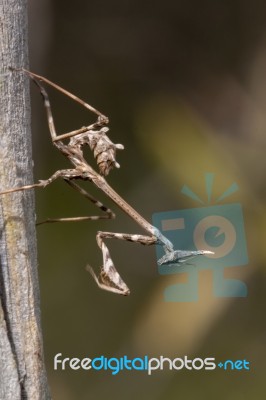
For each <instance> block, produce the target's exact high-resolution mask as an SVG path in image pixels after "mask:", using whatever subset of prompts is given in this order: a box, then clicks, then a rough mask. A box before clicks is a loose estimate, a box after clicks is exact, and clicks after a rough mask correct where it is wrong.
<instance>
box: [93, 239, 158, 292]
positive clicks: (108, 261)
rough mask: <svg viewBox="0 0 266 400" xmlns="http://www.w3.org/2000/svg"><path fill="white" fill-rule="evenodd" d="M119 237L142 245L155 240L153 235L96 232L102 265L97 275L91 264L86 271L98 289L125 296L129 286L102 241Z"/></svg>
mask: <svg viewBox="0 0 266 400" xmlns="http://www.w3.org/2000/svg"><path fill="white" fill-rule="evenodd" d="M112 238H114V239H120V240H127V241H130V242H135V243H140V244H143V245H152V244H155V243H156V242H157V238H156V237H155V236H144V235H136V234H129V233H114V232H101V231H100V232H98V233H97V236H96V240H97V244H98V246H99V247H100V249H101V251H102V255H103V266H102V268H101V271H100V274H99V276H97V275H96V274H95V272H94V271H93V269H92V267H91V266H89V265H88V266H87V268H86V269H87V271H88V272H90V273H91V275H92V277H93V278H94V280H95V282H96V283H97V285H98V286H99V288H100V289H104V290H108V291H110V292H113V293H118V294H122V295H124V296H127V295H129V294H130V291H129V288H128V287H127V285H126V284H125V282H124V281H123V279H122V278H121V276H120V275H119V273H118V272H117V270H116V269H115V266H114V263H113V261H112V258H111V256H110V253H109V250H108V247H107V246H106V244H105V243H104V239H112Z"/></svg>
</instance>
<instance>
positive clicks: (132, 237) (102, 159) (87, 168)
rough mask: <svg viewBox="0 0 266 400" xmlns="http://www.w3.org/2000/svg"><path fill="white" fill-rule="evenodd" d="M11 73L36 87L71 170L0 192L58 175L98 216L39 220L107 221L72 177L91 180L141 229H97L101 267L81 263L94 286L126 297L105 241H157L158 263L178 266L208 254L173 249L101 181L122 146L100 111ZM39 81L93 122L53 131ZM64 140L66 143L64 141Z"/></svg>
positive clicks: (106, 210)
mask: <svg viewBox="0 0 266 400" xmlns="http://www.w3.org/2000/svg"><path fill="white" fill-rule="evenodd" d="M12 71H13V73H23V74H26V75H27V76H28V77H29V78H30V79H32V80H33V82H34V83H35V84H36V85H37V87H38V88H39V90H40V93H41V95H42V97H43V101H44V107H45V109H46V114H47V120H48V127H49V131H50V135H51V140H52V142H53V145H54V146H55V147H56V148H57V149H58V150H59V152H60V153H62V154H63V155H64V156H65V157H66V158H67V159H68V160H69V161H70V163H71V164H72V166H73V167H72V168H71V169H61V170H58V171H56V172H55V173H54V174H53V175H52V176H50V177H49V178H48V179H46V180H39V182H38V183H35V184H31V185H26V186H21V187H16V188H13V189H7V190H4V191H2V192H0V195H5V194H8V193H13V192H17V191H21V190H29V189H33V188H44V187H46V186H47V185H49V184H51V183H52V182H54V181H55V180H56V179H58V178H61V179H63V180H64V181H65V182H66V183H68V184H69V185H70V186H71V187H72V188H73V189H75V190H77V191H78V192H79V193H80V194H81V195H82V196H84V197H85V198H86V199H88V200H89V201H91V202H92V203H93V204H95V206H96V207H98V208H99V209H100V210H101V211H103V215H100V216H85V217H73V218H57V219H48V220H46V221H44V222H67V221H82V220H98V219H113V218H115V214H114V213H113V211H112V210H111V209H109V208H107V207H106V206H104V205H103V204H102V203H101V202H100V201H98V200H97V199H95V198H94V197H93V196H91V194H89V192H88V191H87V190H85V189H84V188H83V187H81V186H80V185H78V184H77V182H76V181H77V180H82V181H89V182H92V183H93V184H94V185H95V186H96V187H97V188H98V189H100V190H101V191H102V192H104V193H105V195H106V196H107V197H109V198H110V199H111V200H112V201H113V202H114V203H115V204H116V205H117V206H118V207H120V209H122V210H123V211H124V212H125V213H126V214H127V215H128V216H129V217H130V218H132V219H133V220H134V221H135V222H136V223H137V224H138V225H139V226H140V227H141V228H142V229H143V230H144V231H146V233H147V234H146V235H143V234H130V233H114V232H105V231H98V232H97V234H96V242H97V244H98V246H99V248H100V249H101V252H102V257H103V265H102V267H101V269H100V273H99V275H98V276H97V275H96V274H95V272H94V270H93V268H92V267H91V266H90V265H87V268H86V269H87V270H88V272H90V274H91V275H92V277H93V278H94V280H95V282H96V283H97V285H98V286H99V288H101V289H103V290H107V291H110V292H113V293H117V294H121V295H125V296H127V295H129V294H130V290H129V288H128V286H127V285H126V283H125V282H124V280H123V279H122V278H121V276H120V274H119V273H118V271H117V270H116V268H115V266H114V263H113V260H112V258H111V256H110V252H109V249H108V247H107V246H106V244H105V240H106V239H119V240H126V241H130V242H134V243H139V244H142V245H160V246H163V250H164V255H163V256H162V257H161V258H160V259H159V260H158V265H160V266H163V265H180V264H182V263H184V262H186V261H187V260H189V259H191V258H193V257H196V256H200V255H208V254H213V253H212V252H211V251H207V250H197V251H189V250H187V251H186V250H175V249H174V246H173V244H172V243H171V241H170V240H169V239H167V238H166V237H165V236H164V235H163V234H162V233H161V232H160V230H159V229H157V228H156V227H155V226H153V225H151V224H150V223H149V222H148V221H146V219H144V218H143V217H142V216H141V215H140V214H139V213H138V212H137V211H136V210H135V209H134V208H133V207H132V206H131V205H130V204H128V203H127V202H126V201H125V200H124V199H123V198H122V197H121V196H120V195H119V194H118V193H117V192H116V191H115V190H114V189H113V188H112V187H111V186H110V185H109V184H108V183H107V181H106V179H105V176H107V175H108V174H109V172H110V170H111V169H112V168H114V167H115V168H119V167H120V166H119V164H118V162H117V161H116V151H117V150H122V149H124V146H123V145H122V144H114V143H113V142H112V141H111V140H110V139H109V137H108V136H107V132H108V130H109V128H108V127H107V125H108V123H109V119H108V117H106V116H105V115H103V114H102V113H101V112H100V111H98V110H97V109H95V108H94V107H92V106H91V105H89V104H88V103H86V102H85V101H83V100H81V99H80V98H79V97H77V96H75V95H73V94H72V93H70V92H68V91H67V90H65V89H63V88H62V87H60V86H59V85H57V84H55V83H53V82H51V81H50V80H48V79H47V78H45V77H43V76H41V75H37V74H35V73H33V72H31V71H28V70H26V69H24V68H19V69H14V68H12ZM42 82H44V83H45V84H47V85H48V86H51V87H53V88H54V89H56V90H58V91H59V92H61V93H63V94H64V95H66V96H68V97H70V98H71V99H72V100H74V101H76V102H78V103H79V104H81V105H82V106H83V107H85V108H86V109H87V110H89V111H90V112H92V113H94V114H95V115H96V116H97V120H96V122H95V123H93V124H91V125H89V126H84V127H82V128H80V129H77V130H74V131H71V132H68V133H65V134H60V135H58V134H57V132H56V129H55V124H54V119H53V115H52V110H51V105H50V101H49V97H48V94H47V91H46V89H45V88H44V86H43V84H42ZM66 141H67V143H66ZM84 146H89V148H90V149H91V151H93V154H94V157H95V159H96V162H97V165H98V168H99V172H97V171H96V170H95V169H94V168H92V167H91V165H89V163H88V162H87V161H86V159H85V157H84V154H83V147H84Z"/></svg>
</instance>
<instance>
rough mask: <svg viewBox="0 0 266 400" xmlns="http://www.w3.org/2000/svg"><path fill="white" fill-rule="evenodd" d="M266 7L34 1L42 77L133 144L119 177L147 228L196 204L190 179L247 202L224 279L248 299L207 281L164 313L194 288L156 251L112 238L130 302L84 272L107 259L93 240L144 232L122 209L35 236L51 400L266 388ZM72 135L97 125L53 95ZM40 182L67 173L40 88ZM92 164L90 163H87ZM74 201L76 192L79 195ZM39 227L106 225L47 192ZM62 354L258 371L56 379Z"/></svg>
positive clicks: (243, 395)
mask: <svg viewBox="0 0 266 400" xmlns="http://www.w3.org/2000/svg"><path fill="white" fill-rule="evenodd" d="M265 18H266V3H265V2H264V1H262V0H254V1H252V2H250V1H247V0H241V1H240V0H235V1H227V0H217V1H213V0H208V1H207V0H205V1H200V2H199V1H196V0H189V1H173V0H165V1H164V2H161V1H157V0H156V1H146V2H145V1H140V0H134V1H133V0H126V1H125V0H124V1H122V0H111V1H103V0H98V1H97V2H91V1H81V0H76V1H75V2H74V3H72V2H67V1H62V0H57V1H54V2H53V1H51V0H50V1H49V0H39V1H38V2H34V1H29V23H30V63H31V70H32V71H34V72H37V73H39V74H42V75H45V76H46V77H48V78H49V79H51V80H53V81H54V82H57V83H58V84H60V85H61V86H63V87H65V88H66V89H68V90H70V91H72V92H73V93H74V94H76V95H78V96H79V97H81V98H83V99H84V100H86V101H88V102H89V103H90V104H92V105H93V106H94V107H96V108H98V109H99V110H101V111H102V112H103V113H104V114H105V115H107V116H109V118H110V128H111V131H110V138H111V140H112V141H113V142H115V143H123V144H124V145H125V150H123V151H121V152H119V153H118V155H117V160H118V162H119V163H120V165H121V168H120V170H115V171H112V172H111V174H110V176H109V177H108V182H110V184H111V185H112V186H113V187H114V188H115V189H116V190H117V191H118V192H119V193H120V195H122V196H123V197H124V198H125V199H126V200H127V201H128V202H129V203H130V204H132V205H133V206H134V207H135V208H136V209H137V210H138V211H139V212H140V213H141V214H142V215H143V216H144V217H145V218H147V219H148V220H149V221H151V217H152V214H153V213H154V212H160V211H168V210H176V209H182V208H193V207H197V206H198V204H197V203H196V202H194V201H192V200H190V199H189V198H186V197H185V196H183V195H182V194H181V193H180V189H181V187H182V186H183V185H184V184H186V185H188V186H189V187H190V188H191V189H193V191H194V192H195V193H197V194H198V195H199V196H200V197H202V198H203V199H206V192H205V184H204V174H205V173H206V172H213V173H215V185H214V188H213V198H214V199H216V198H218V197H219V196H220V195H221V194H222V193H223V192H224V191H225V190H226V189H227V188H228V187H229V186H230V185H231V184H232V183H233V182H236V183H237V184H238V185H239V188H240V190H239V191H238V192H236V193H235V194H234V195H232V196H231V197H230V198H228V199H225V200H224V202H223V203H222V204H227V203H228V204H230V203H233V202H239V203H241V204H242V206H243V210H244V219H245V229H246V237H247V245H248V253H249V260H250V261H249V264H248V265H247V266H246V267H245V268H241V267H239V268H231V270H230V268H228V271H225V274H226V276H230V277H232V278H235V279H240V280H242V281H244V282H246V283H247V286H248V297H247V298H237V299H232V298H231V299H220V298H216V297H214V295H213V292H212V275H211V272H210V271H201V273H200V279H199V294H200V296H199V301H198V302H196V303H166V302H164V299H163V292H164V289H165V288H166V287H167V286H168V285H170V284H175V283H176V282H178V281H179V280H180V281H184V279H186V276H185V274H183V275H184V276H183V275H169V276H161V275H159V274H158V270H157V265H156V256H155V249H154V248H153V247H147V248H145V247H143V246H139V245H137V244H132V243H126V242H121V241H108V247H109V248H110V251H111V254H112V257H113V260H114V262H115V265H116V267H117V269H118V271H119V272H120V273H121V275H122V277H123V278H124V280H125V281H126V282H127V284H128V285H129V287H130V289H131V295H130V296H129V297H128V298H123V297H120V296H116V295H113V294H111V293H107V292H103V291H100V290H99V289H98V288H97V287H96V285H95V283H94V281H93V280H92V279H91V277H90V276H89V274H88V273H87V272H86V271H85V266H86V264H87V263H89V264H90V265H92V266H93V267H94V269H95V270H97V268H98V267H99V266H100V265H101V262H102V261H101V253H100V250H99V249H98V247H97V244H96V241H95V235H96V232H97V230H107V231H113V232H129V233H144V232H143V231H142V230H141V229H140V228H139V227H138V226H137V225H136V224H134V223H133V222H132V221H131V220H129V218H128V217H127V216H126V215H124V214H123V213H122V212H120V211H119V210H118V209H117V208H116V207H113V206H112V204H111V202H110V201H109V200H108V199H107V198H106V197H105V196H104V195H103V194H102V193H100V192H99V191H97V190H96V189H95V188H94V187H92V185H90V184H89V183H87V184H86V187H87V188H88V190H89V191H90V193H92V194H94V195H95V196H96V197H97V198H99V199H100V200H101V201H103V203H104V204H106V205H107V206H111V207H112V208H113V210H114V211H115V212H116V214H117V219H116V220H114V221H93V222H83V223H69V224H67V223H65V224H47V225H44V226H40V227H38V246H39V247H38V251H39V275H40V286H41V301H42V326H43V332H44V346H45V356H46V365H47V368H48V373H49V382H50V386H51V391H52V395H53V398H54V399H57V400H74V399H79V400H83V399H99V400H101V399H106V398H107V397H109V398H115V399H124V398H127V399H130V400H131V399H132V400H133V399H136V398H145V399H147V400H149V399H154V400H162V399H170V400H172V399H177V398H189V399H190V398H196V399H199V400H201V399H207V400H208V399H213V398H216V399H217V400H220V399H224V398H226V399H228V400H230V399H234V400H238V399H241V400H242V399H250V398H253V399H261V398H263V393H265V389H266V385H265V377H264V375H265V359H264V357H265V356H266V349H265V344H266V343H265V342H266V321H265V309H264V307H265V289H266V276H265V272H266V271H265V259H266V250H265V249H266V246H265V235H266V234H265V231H266V217H265V207H266V202H265V199H266V187H265V167H266V165H265V164H266V157H265V145H266V135H265V132H266V117H265V105H266V78H265V70H266V25H265ZM49 93H50V96H51V101H52V107H53V111H54V114H55V121H56V126H57V130H58V132H60V133H63V132H68V131H70V130H73V129H77V128H79V127H81V126H83V125H87V124H89V123H91V122H93V118H94V116H93V115H90V114H89V113H88V112H86V111H84V110H82V109H81V107H80V106H78V105H77V104H75V103H73V102H71V101H69V100H68V99H66V98H64V96H62V95H59V94H58V93H55V92H53V91H49ZM32 120H33V141H34V165H35V169H34V174H35V181H37V180H38V179H45V178H47V177H48V176H50V175H51V174H52V173H53V172H54V171H55V170H57V169H62V168H68V167H69V164H68V163H67V160H65V159H64V158H63V157H62V156H61V155H60V154H58V153H57V152H56V149H54V148H53V146H52V144H51V142H50V138H49V131H48V127H47V122H46V118H45V113H44V110H43V105H42V102H41V99H40V96H39V93H38V91H37V90H36V88H35V87H34V88H33V90H32ZM88 159H89V160H90V161H91V162H92V163H93V160H92V158H91V157H90V154H89V153H88ZM72 192H73V193H72ZM36 205H37V217H38V219H39V220H43V219H45V218H47V217H60V216H61V217H63V216H65V217H66V216H79V215H90V214H91V215H95V214H97V209H95V208H93V206H92V205H91V204H89V203H88V204H87V202H86V200H85V199H83V198H82V197H81V196H79V195H78V193H75V192H74V191H71V190H70V188H69V187H68V186H67V185H65V183H64V182H59V181H58V182H56V183H54V184H53V185H51V186H49V187H47V188H46V189H45V190H39V191H36ZM57 353H63V356H64V357H80V358H83V357H90V358H92V357H94V356H99V355H105V356H107V357H120V356H122V355H127V356H128V357H131V358H134V357H142V356H144V355H146V354H147V355H149V356H150V357H158V356H160V355H164V356H165V357H167V356H168V357H171V358H175V357H183V356H184V355H188V356H189V357H190V358H195V357H202V358H205V357H216V358H217V360H218V359H219V360H220V359H221V360H225V359H227V358H230V359H247V360H249V361H250V363H251V369H250V371H224V370H221V369H216V370H214V371H204V370H202V371H187V370H182V371H172V372H171V371H168V370H167V369H166V370H164V371H160V372H155V373H154V374H153V375H151V376H148V375H147V374H146V373H144V372H138V371H137V372H129V371H126V372H125V371H124V372H121V373H120V374H118V375H116V376H112V375H111V373H110V371H107V372H98V373H95V372H94V373H93V372H91V371H80V370H77V371H73V370H70V369H68V370H66V371H54V369H53V358H54V356H55V355H56V354H57Z"/></svg>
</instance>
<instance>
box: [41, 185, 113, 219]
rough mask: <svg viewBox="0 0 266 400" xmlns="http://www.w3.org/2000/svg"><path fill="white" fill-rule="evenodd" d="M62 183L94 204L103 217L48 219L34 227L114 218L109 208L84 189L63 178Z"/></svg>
mask: <svg viewBox="0 0 266 400" xmlns="http://www.w3.org/2000/svg"><path fill="white" fill-rule="evenodd" d="M64 181H65V182H66V183H68V184H69V185H70V186H71V187H72V188H73V189H75V190H77V191H78V192H79V193H80V194H81V195H82V196H84V197H85V198H86V199H88V200H89V201H91V202H92V203H93V204H95V206H96V207H98V208H99V209H100V210H102V211H103V212H104V213H105V215H90V216H84V217H68V218H48V219H46V220H44V221H41V222H39V223H37V224H36V225H41V224H45V223H52V222H76V221H96V220H98V219H114V218H115V213H114V212H113V211H112V210H111V209H110V208H107V207H106V206H105V205H104V204H103V203H101V202H100V201H99V200H97V199H95V197H93V196H92V195H91V194H89V193H88V192H87V191H86V190H85V189H83V188H82V187H81V186H79V185H78V184H77V183H75V182H73V181H71V180H69V179H66V178H64Z"/></svg>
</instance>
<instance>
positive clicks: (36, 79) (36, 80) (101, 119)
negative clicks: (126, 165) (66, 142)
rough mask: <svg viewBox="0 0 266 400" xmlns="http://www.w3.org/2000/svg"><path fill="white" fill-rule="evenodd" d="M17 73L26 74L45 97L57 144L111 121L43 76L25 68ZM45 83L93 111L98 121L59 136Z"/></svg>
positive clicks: (51, 127)
mask: <svg viewBox="0 0 266 400" xmlns="http://www.w3.org/2000/svg"><path fill="white" fill-rule="evenodd" d="M13 70H15V71H18V72H20V71H21V72H24V73H26V74H27V75H28V76H29V77H30V78H31V79H32V80H33V82H34V83H35V84H36V85H37V86H38V88H39V90H40V92H41V95H42V96H43V99H44V106H45V109H46V113H47V119H48V125H49V130H50V133H51V137H52V141H53V142H55V141H57V140H62V139H66V138H70V137H72V136H75V135H78V134H80V133H82V132H84V131H88V130H90V129H94V128H95V127H99V125H105V124H108V122H109V119H108V118H107V117H106V116H105V115H103V114H102V113H101V112H100V111H98V110H96V108H94V107H92V106H91V105H90V104H88V103H86V102H85V101H84V100H82V99H80V98H79V97H77V96H75V95H74V94H72V93H70V92H68V91H67V90H65V89H63V88H62V87H61V86H59V85H57V84H56V83H53V82H51V81H50V80H49V79H47V78H45V77H43V76H41V75H37V74H35V73H33V72H31V71H28V70H26V69H24V68H19V69H13ZM41 81H43V82H45V83H47V84H48V85H50V86H52V87H53V88H55V89H56V90H58V91H59V92H61V93H63V94H64V95H66V96H68V97H70V98H71V99H72V100H74V101H76V102H78V103H79V104H81V105H82V106H83V107H85V108H87V109H88V110H90V111H92V112H93V113H94V114H96V115H98V121H97V122H96V123H94V124H92V125H89V126H86V127H82V128H80V129H77V130H75V131H72V132H69V133H66V134H62V135H57V133H56V130H55V125H54V120H53V116H52V111H51V105H50V101H49V97H48V94H47V92H46V90H45V88H44V87H43V86H42V85H41V84H40V82H41Z"/></svg>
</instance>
